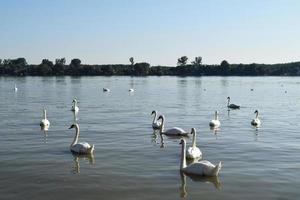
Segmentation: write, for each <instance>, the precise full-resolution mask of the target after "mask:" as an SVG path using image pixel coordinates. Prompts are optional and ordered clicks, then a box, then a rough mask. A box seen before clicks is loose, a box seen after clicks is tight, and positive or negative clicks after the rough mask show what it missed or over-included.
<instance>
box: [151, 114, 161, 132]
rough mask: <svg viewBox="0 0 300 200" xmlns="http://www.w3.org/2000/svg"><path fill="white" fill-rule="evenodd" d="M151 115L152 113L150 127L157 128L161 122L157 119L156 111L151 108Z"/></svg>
mask: <svg viewBox="0 0 300 200" xmlns="http://www.w3.org/2000/svg"><path fill="white" fill-rule="evenodd" d="M151 115H154V118H153V121H152V128H153V129H159V128H160V125H161V123H160V122H159V121H157V111H156V110H153V111H152V113H151Z"/></svg>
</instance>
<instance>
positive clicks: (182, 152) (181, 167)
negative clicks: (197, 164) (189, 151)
mask: <svg viewBox="0 0 300 200" xmlns="http://www.w3.org/2000/svg"><path fill="white" fill-rule="evenodd" d="M185 151H186V143H185V142H183V144H182V148H181V163H180V169H184V168H186V159H185V156H186V155H185Z"/></svg>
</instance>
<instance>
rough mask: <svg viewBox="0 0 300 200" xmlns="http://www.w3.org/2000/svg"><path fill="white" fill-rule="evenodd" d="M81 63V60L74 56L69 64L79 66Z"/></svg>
mask: <svg viewBox="0 0 300 200" xmlns="http://www.w3.org/2000/svg"><path fill="white" fill-rule="evenodd" d="M80 64H81V60H79V59H78V58H74V59H73V60H71V65H73V66H74V67H79V66H80Z"/></svg>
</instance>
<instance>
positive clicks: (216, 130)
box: [210, 127, 220, 139]
mask: <svg viewBox="0 0 300 200" xmlns="http://www.w3.org/2000/svg"><path fill="white" fill-rule="evenodd" d="M210 130H211V132H212V133H213V134H214V135H215V136H216V139H218V132H219V131H220V128H214V127H210Z"/></svg>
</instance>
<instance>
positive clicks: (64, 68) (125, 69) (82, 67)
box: [0, 56, 300, 76]
mask: <svg viewBox="0 0 300 200" xmlns="http://www.w3.org/2000/svg"><path fill="white" fill-rule="evenodd" d="M187 61H188V58H187V57H186V56H182V57H180V58H178V60H177V66H173V67H172V66H151V65H150V64H149V63H146V62H139V63H135V62H134V58H133V57H131V58H129V64H113V65H109V64H106V65H98V64H95V65H87V64H82V63H81V60H80V59H77V58H75V59H72V60H71V62H70V64H66V59H65V58H59V59H56V60H55V62H52V61H50V60H48V59H43V60H42V62H41V64H28V63H27V61H26V59H25V58H16V59H4V60H2V59H0V76H114V75H116V76H300V62H291V63H281V64H257V63H252V64H229V63H228V62H227V61H226V60H223V61H222V62H221V63H220V64H216V65H206V64H202V57H196V58H195V59H194V60H193V61H192V62H190V63H188V62H187Z"/></svg>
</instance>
